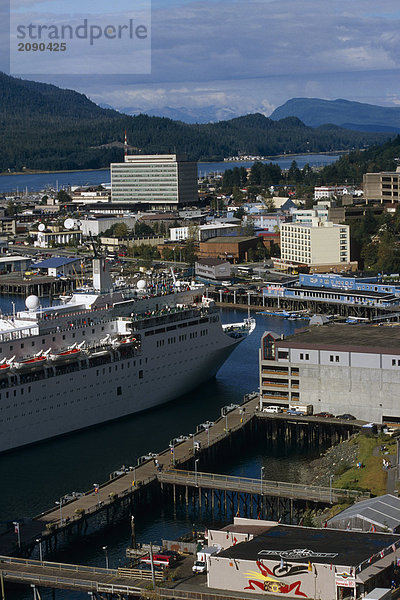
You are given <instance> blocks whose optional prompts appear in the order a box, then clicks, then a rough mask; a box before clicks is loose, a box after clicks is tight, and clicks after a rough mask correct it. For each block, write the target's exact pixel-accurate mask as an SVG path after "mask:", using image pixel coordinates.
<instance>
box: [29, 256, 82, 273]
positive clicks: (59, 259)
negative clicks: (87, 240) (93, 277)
mask: <svg viewBox="0 0 400 600" xmlns="http://www.w3.org/2000/svg"><path fill="white" fill-rule="evenodd" d="M32 269H40V270H45V271H47V274H48V275H49V277H60V276H62V277H68V276H70V275H76V274H77V273H80V272H81V271H82V266H81V259H80V258H79V257H75V258H71V257H66V256H54V257H53V258H48V259H47V260H43V261H42V262H40V263H36V264H35V265H32Z"/></svg>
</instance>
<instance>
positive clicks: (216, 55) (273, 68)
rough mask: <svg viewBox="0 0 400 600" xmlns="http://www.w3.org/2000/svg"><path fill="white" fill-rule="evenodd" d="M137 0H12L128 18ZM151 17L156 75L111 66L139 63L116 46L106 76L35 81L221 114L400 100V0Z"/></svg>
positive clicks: (201, 8)
mask: <svg viewBox="0 0 400 600" xmlns="http://www.w3.org/2000/svg"><path fill="white" fill-rule="evenodd" d="M1 1H4V0H1ZM138 1H139V0H138ZM133 5H135V0H117V1H116V2H115V3H113V4H112V5H111V4H110V1H109V0H96V2H95V1H94V0H79V1H78V0H69V1H68V4H67V3H66V2H65V0H64V2H61V0H42V1H41V2H38V1H37V0H11V6H12V7H13V9H14V10H18V11H20V13H21V14H25V15H30V14H34V13H35V12H38V11H39V12H40V13H41V14H42V15H46V14H47V13H48V12H52V11H56V10H60V12H62V11H64V12H65V11H66V9H67V10H68V12H69V13H70V14H71V15H73V14H75V15H76V16H78V15H79V16H80V15H85V14H86V15H92V16H95V15H101V14H104V15H107V14H110V13H111V11H112V13H111V14H113V15H115V16H116V18H117V16H118V18H123V15H124V14H128V12H129V11H130V10H131V9H132V6H133ZM57 7H59V8H57ZM151 21H152V25H151V29H152V31H151V43H152V51H151V73H148V74H136V75H132V74H131V75H129V74H127V75H124V74H120V75H118V74H115V75H110V74H106V73H102V72H101V65H102V64H103V65H104V68H105V65H106V63H107V62H108V63H110V61H118V60H119V61H120V63H122V64H129V63H128V61H129V60H130V58H129V56H127V55H126V54H124V56H123V57H119V58H118V56H117V55H113V54H112V53H111V54H110V56H108V57H106V56H104V57H103V58H102V61H100V62H99V65H98V67H99V68H97V69H96V70H95V72H96V73H97V75H96V76H91V75H90V74H88V72H85V73H84V74H83V75H80V76H78V72H80V71H79V65H77V66H76V67H75V71H77V73H76V74H75V75H68V76H65V75H58V74H54V75H51V76H43V77H39V76H35V77H33V76H28V77H27V78H31V79H36V80H41V81H46V82H51V83H55V84H56V85H60V86H62V87H72V88H73V89H76V90H78V91H81V92H83V93H85V94H87V95H88V96H89V97H90V98H92V99H93V100H94V101H96V102H98V103H107V104H109V105H111V106H114V107H116V108H118V109H122V108H135V109H137V110H143V111H145V110H149V109H154V108H160V107H163V106H170V107H185V108H190V109H191V110H194V111H196V109H199V110H202V109H205V108H206V107H209V106H212V107H213V110H214V112H215V113H216V115H217V116H218V114H222V113H223V111H224V110H225V109H230V110H232V112H233V114H246V113H248V112H255V111H259V112H263V113H264V114H266V115H268V114H270V113H271V111H272V110H273V109H274V108H275V107H276V106H279V105H280V104H282V103H283V102H285V101H286V100H288V99H290V98H293V97H303V96H306V97H320V98H327V99H335V98H347V99H349V100H358V101H361V102H369V103H375V104H381V105H389V106H390V105H393V106H394V105H399V104H400V89H399V81H400V77H399V75H400V72H399V67H400V64H399V63H400V6H399V0H379V2H377V1H376V0H247V1H243V0H240V1H238V0H229V1H228V0H153V1H152V11H151ZM104 51H107V50H106V47H105V50H104ZM81 61H82V62H81V64H82V66H83V62H84V60H83V59H81ZM82 70H83V69H82ZM127 70H128V69H127ZM128 71H129V70H128ZM59 72H60V71H59ZM62 72H65V70H63V71H62ZM92 72H93V71H92ZM102 75H104V76H102Z"/></svg>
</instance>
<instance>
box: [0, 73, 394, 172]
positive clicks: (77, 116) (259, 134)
mask: <svg viewBox="0 0 400 600" xmlns="http://www.w3.org/2000/svg"><path fill="white" fill-rule="evenodd" d="M125 129H126V131H127V134H128V139H129V143H130V145H131V147H132V151H135V149H137V150H140V151H142V152H149V153H152V152H159V153H162V152H169V151H176V152H184V153H186V154H188V156H189V158H191V159H194V160H199V159H200V160H201V159H203V160H204V159H209V160H210V159H211V160H213V159H222V158H223V157H225V156H229V155H237V154H239V153H246V154H255V155H260V154H261V155H273V154H279V153H283V152H287V153H290V152H293V153H301V152H321V151H329V150H339V149H349V148H354V147H356V148H363V147H365V146H366V145H370V144H373V143H380V142H383V141H384V140H385V139H387V135H386V134H376V133H375V134H369V133H361V132H355V131H349V130H345V129H341V128H339V127H334V126H329V127H326V126H322V127H318V128H315V129H313V128H311V127H306V126H305V125H304V123H302V122H301V121H300V120H299V119H297V118H291V117H290V118H286V119H282V120H280V121H272V120H271V119H267V118H266V117H264V116H263V115H261V114H254V115H247V116H245V117H239V118H236V119H232V120H229V121H221V122H219V123H213V124H205V125H192V124H185V123H182V122H180V121H172V120H171V119H166V118H159V117H148V116H146V115H139V116H137V117H129V116H127V115H122V114H120V113H118V112H117V111H113V110H108V109H103V108H100V107H99V106H97V105H96V104H94V103H93V102H91V101H90V100H89V99H88V98H87V97H86V96H84V95H82V94H78V93H77V92H74V91H71V90H62V89H60V88H57V87H55V86H52V85H47V84H42V83H36V82H32V81H24V80H21V79H15V78H13V77H9V76H7V75H5V74H1V73H0V143H1V153H0V171H7V170H11V171H13V170H17V171H19V170H21V169H23V168H26V169H38V170H58V169H84V168H99V167H104V166H108V165H109V163H110V162H112V161H119V160H121V159H122V156H123V152H122V150H121V148H115V147H111V148H104V147H101V146H104V145H106V144H110V143H112V142H116V141H119V142H122V141H123V139H124V131H125Z"/></svg>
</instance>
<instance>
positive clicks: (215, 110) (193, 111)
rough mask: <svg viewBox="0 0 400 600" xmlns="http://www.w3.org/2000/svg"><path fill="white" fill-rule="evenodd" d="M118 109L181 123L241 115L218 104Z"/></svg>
mask: <svg viewBox="0 0 400 600" xmlns="http://www.w3.org/2000/svg"><path fill="white" fill-rule="evenodd" d="M107 108H109V107H107ZM118 110H119V111H120V112H122V113H125V114H127V115H132V116H136V115H140V114H142V115H147V116H149V117H167V118H168V119H173V120H174V121H182V122H183V123H192V124H193V123H216V122H218V121H226V120H228V119H233V118H235V117H239V116H242V113H238V112H236V111H234V110H232V109H231V108H221V107H219V106H212V105H211V106H205V107H203V108H186V107H184V106H180V107H179V108H173V107H171V106H163V107H162V108H152V109H145V108H135V107H122V108H119V107H118Z"/></svg>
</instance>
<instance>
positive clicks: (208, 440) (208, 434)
mask: <svg viewBox="0 0 400 600" xmlns="http://www.w3.org/2000/svg"><path fill="white" fill-rule="evenodd" d="M206 431H207V448H208V447H209V445H210V428H209V427H207V429H206Z"/></svg>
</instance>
